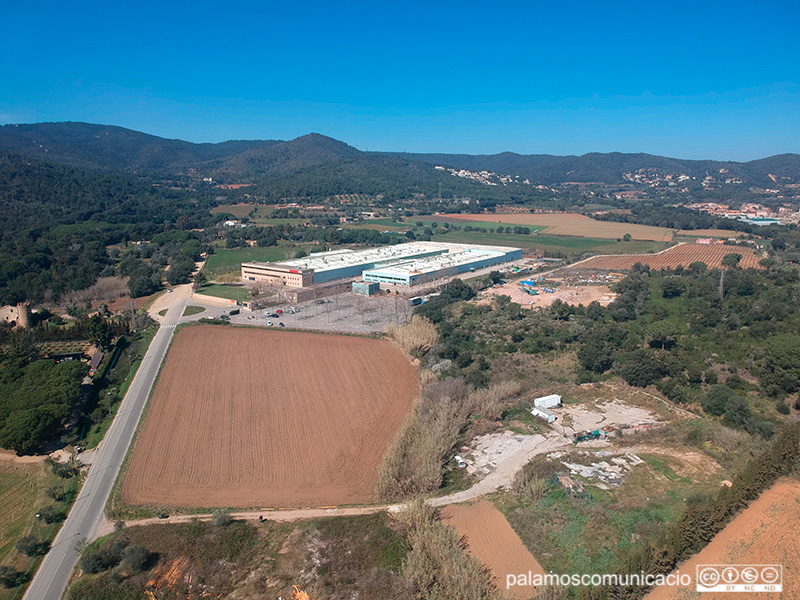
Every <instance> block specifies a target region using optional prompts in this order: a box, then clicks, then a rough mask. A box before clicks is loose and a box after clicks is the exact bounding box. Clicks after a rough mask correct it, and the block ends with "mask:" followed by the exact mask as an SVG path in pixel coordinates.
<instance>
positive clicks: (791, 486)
mask: <svg viewBox="0 0 800 600" xmlns="http://www.w3.org/2000/svg"><path fill="white" fill-rule="evenodd" d="M720 564H734V565H735V564H741V565H747V564H782V565H783V594H782V595H781V596H780V597H781V598H783V599H784V600H789V599H797V598H800V482H798V481H794V480H790V479H782V480H780V481H779V482H778V483H776V484H775V485H774V486H772V487H771V488H770V489H768V490H767V491H766V492H764V493H763V494H761V497H760V498H759V499H758V500H756V501H755V502H753V503H752V504H751V505H750V506H749V507H748V508H747V509H746V510H745V511H744V512H742V513H741V514H740V515H739V516H737V517H736V518H735V519H734V520H733V521H731V523H730V524H729V525H728V526H727V527H726V528H725V529H723V530H722V532H720V533H719V534H718V535H717V536H716V537H715V538H714V539H713V540H711V543H710V544H709V545H708V546H706V547H705V548H704V549H703V550H702V551H701V552H700V553H699V554H696V555H695V556H693V557H692V558H690V559H689V560H688V561H686V562H685V563H683V564H681V565H680V566H679V568H678V569H679V570H680V572H681V573H685V574H689V575H691V576H692V581H693V582H692V587H691V590H687V588H681V587H661V588H656V589H654V590H653V591H652V592H650V593H649V594H647V596H645V600H680V599H682V598H687V597H692V598H694V597H699V596H702V598H703V600H730V598H733V597H747V598H750V597H752V598H758V597H765V598H778V595H777V594H766V593H765V594H759V595H754V594H752V593H738V594H737V593H727V592H721V593H717V592H705V593H702V594H696V593H695V588H694V585H695V583H694V578H695V574H696V570H697V565H720ZM687 592H691V593H690V594H688V595H687Z"/></svg>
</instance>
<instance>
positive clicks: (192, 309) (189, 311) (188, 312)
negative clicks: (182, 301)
mask: <svg viewBox="0 0 800 600" xmlns="http://www.w3.org/2000/svg"><path fill="white" fill-rule="evenodd" d="M205 310H206V309H205V308H204V307H202V306H187V307H186V308H184V309H183V316H184V317H191V316H192V315H199V314H200V313H201V312H205Z"/></svg>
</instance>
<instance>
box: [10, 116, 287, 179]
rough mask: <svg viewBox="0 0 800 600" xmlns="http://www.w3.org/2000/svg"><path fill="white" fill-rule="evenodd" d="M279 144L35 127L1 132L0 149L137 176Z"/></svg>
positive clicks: (108, 128) (78, 126)
mask: <svg viewBox="0 0 800 600" xmlns="http://www.w3.org/2000/svg"><path fill="white" fill-rule="evenodd" d="M278 143H280V142H278V141H275V140H265V141H236V140H234V141H229V142H222V143H220V144H194V143H192V142H184V141H182V140H168V139H165V138H161V137H158V136H155V135H149V134H146V133H141V132H139V131H133V130H131V129H125V128H124V127H115V126H113V125H93V124H90V123H70V122H66V123H36V124H32V125H5V126H2V127H0V149H2V150H7V151H10V152H15V153H17V154H23V155H26V156H31V157H33V158H39V159H42V160H47V161H50V162H54V163H59V164H66V165H71V166H78V167H90V168H102V169H109V170H113V171H122V172H126V173H139V174H146V175H151V174H156V175H163V174H176V173H181V172H184V171H186V170H187V169H189V168H196V167H198V166H200V165H203V164H207V163H211V164H212V165H215V164H221V163H222V162H223V161H224V160H226V159H228V158H230V157H232V156H236V155H237V154H241V153H243V152H247V151H251V150H258V149H263V148H268V147H270V146H273V145H275V144H278Z"/></svg>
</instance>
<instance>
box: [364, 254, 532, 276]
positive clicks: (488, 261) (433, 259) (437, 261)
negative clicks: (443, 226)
mask: <svg viewBox="0 0 800 600" xmlns="http://www.w3.org/2000/svg"><path fill="white" fill-rule="evenodd" d="M438 245H439V246H442V247H444V251H443V252H441V253H439V254H436V255H431V256H425V257H422V258H417V259H414V260H410V261H405V262H399V263H396V264H393V265H387V266H382V267H376V268H373V269H368V270H366V271H364V273H363V274H362V276H363V278H364V281H369V282H375V283H387V284H393V285H407V286H411V285H417V284H420V283H425V282H428V281H433V280H436V279H442V278H444V277H453V276H455V275H458V274H460V273H467V272H470V271H475V270H477V269H483V268H485V267H490V266H492V265H499V264H502V263H507V262H511V261H513V260H518V259H520V258H522V250H521V249H520V248H508V247H505V246H479V245H474V244H438Z"/></svg>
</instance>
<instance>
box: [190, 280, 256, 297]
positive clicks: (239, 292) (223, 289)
mask: <svg viewBox="0 0 800 600" xmlns="http://www.w3.org/2000/svg"><path fill="white" fill-rule="evenodd" d="M197 293H198V294H205V295H206V296H214V297H216V298H225V299H227V300H236V301H237V302H246V301H247V300H250V298H251V295H250V290H248V289H247V288H246V287H243V286H240V285H221V284H218V283H209V284H206V285H204V286H203V287H201V288H200V289H199V290H198V291H197Z"/></svg>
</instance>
